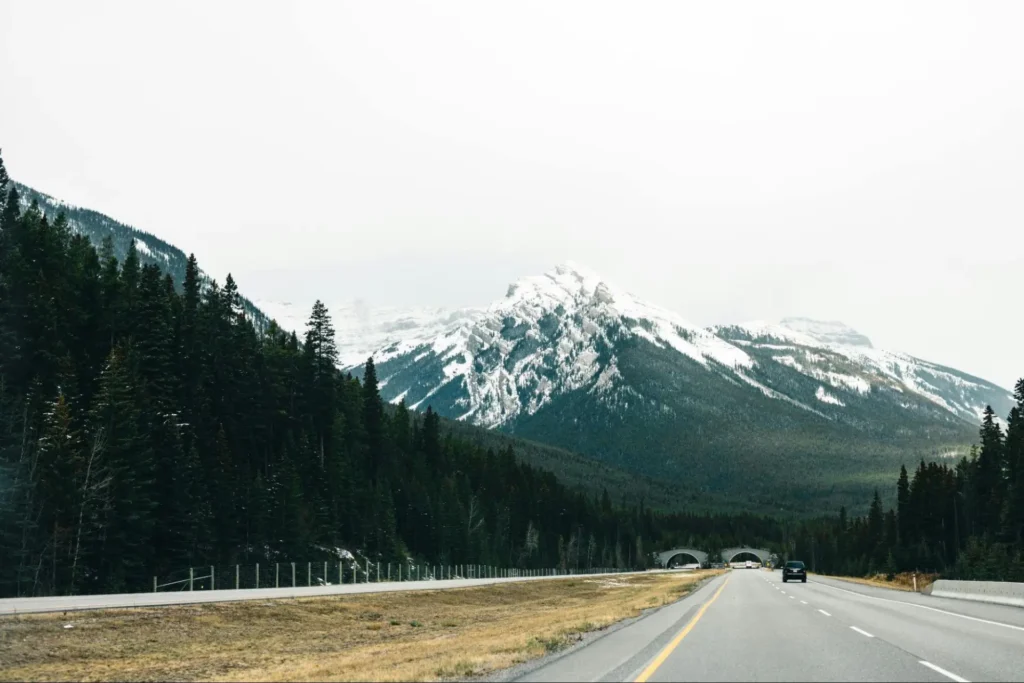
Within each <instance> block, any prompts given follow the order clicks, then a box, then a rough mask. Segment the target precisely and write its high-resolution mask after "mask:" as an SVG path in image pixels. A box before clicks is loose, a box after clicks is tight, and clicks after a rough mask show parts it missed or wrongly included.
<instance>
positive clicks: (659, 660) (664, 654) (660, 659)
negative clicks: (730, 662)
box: [636, 577, 731, 683]
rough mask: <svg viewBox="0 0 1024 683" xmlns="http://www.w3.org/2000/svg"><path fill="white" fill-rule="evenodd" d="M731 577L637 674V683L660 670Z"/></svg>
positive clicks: (644, 682)
mask: <svg viewBox="0 0 1024 683" xmlns="http://www.w3.org/2000/svg"><path fill="white" fill-rule="evenodd" d="M730 578H731V577H726V579H725V581H724V582H723V583H722V585H721V586H720V587H719V589H718V590H717V591H715V594H714V595H712V596H711V599H710V600H708V601H707V602H705V603H704V604H703V605H702V606H701V608H700V610H698V611H697V614H695V615H693V619H690V623H689V624H687V625H686V626H685V627H684V628H683V630H682V631H680V632H679V633H678V634H677V635H676V637H675V638H673V639H672V642H671V643H669V644H668V645H666V646H665V649H664V650H662V651H661V652H660V653H659V654H658V656H657V657H655V658H654V661H653V662H651V663H650V664H649V665H648V666H647V668H646V669H644V670H643V673H641V674H640V675H639V676H637V678H636V683H646V682H647V679H649V678H650V677H651V676H653V675H654V672H655V671H657V670H658V667H660V666H661V665H662V664H664V663H665V660H666V659H668V656H669V655H670V654H672V651H673V650H675V649H676V648H677V647H679V643H681V642H683V638H685V637H686V636H687V634H689V633H690V631H691V630H693V627H694V626H695V625H696V624H697V622H698V621H700V618H701V617H702V616H704V612H706V611H707V609H708V607H711V603H713V602H714V601H715V600H717V599H718V596H719V595H721V594H722V591H723V590H725V585H726V584H727V583H729V579H730Z"/></svg>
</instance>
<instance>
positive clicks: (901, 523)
mask: <svg viewBox="0 0 1024 683" xmlns="http://www.w3.org/2000/svg"><path fill="white" fill-rule="evenodd" d="M896 516H897V520H898V527H899V542H900V543H901V544H902V545H905V546H909V545H912V544H913V542H914V539H913V534H912V531H911V529H912V528H913V520H912V519H911V517H910V478H909V477H908V476H907V467H906V465H900V477H899V480H898V481H897V482H896Z"/></svg>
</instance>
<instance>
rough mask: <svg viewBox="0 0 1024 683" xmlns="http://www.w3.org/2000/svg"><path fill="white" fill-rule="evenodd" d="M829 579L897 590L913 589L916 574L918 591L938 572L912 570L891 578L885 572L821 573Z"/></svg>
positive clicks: (930, 582)
mask: <svg viewBox="0 0 1024 683" xmlns="http://www.w3.org/2000/svg"><path fill="white" fill-rule="evenodd" d="M821 576H825V577H827V578H830V579H839V580H841V581H851V582H853V583H862V584H864V585H865V586H875V587H878V588H891V589H893V590H898V591H909V592H913V591H914V576H917V591H918V592H919V593H920V592H921V591H923V590H924V589H925V587H926V586H930V585H931V584H932V583H934V582H935V580H936V579H938V578H939V575H938V574H916V575H915V574H914V573H913V572H904V573H902V574H894V575H893V576H892V578H888V577H887V576H886V575H885V574H875V575H874V576H831V575H829V574H821Z"/></svg>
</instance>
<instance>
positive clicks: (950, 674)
mask: <svg viewBox="0 0 1024 683" xmlns="http://www.w3.org/2000/svg"><path fill="white" fill-rule="evenodd" d="M921 663H922V664H924V665H925V666H927V667H928V668H929V669H931V670H932V671H935V672H937V673H940V674H942V675H943V676H945V677H946V678H950V679H952V680H954V681H956V682H957V683H970V681H968V680H967V679H966V678H962V677H960V676H957V675H956V674H955V673H953V672H952V671H946V670H945V669H943V668H942V667H941V666H935V665H934V664H932V663H931V662H926V661H924V660H923V659H922V660H921Z"/></svg>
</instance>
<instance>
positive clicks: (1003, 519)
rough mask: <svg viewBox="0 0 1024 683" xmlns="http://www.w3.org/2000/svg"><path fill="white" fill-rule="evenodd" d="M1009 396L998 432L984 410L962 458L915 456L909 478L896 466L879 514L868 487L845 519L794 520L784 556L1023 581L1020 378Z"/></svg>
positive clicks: (851, 569)
mask: <svg viewBox="0 0 1024 683" xmlns="http://www.w3.org/2000/svg"><path fill="white" fill-rule="evenodd" d="M1014 396H1015V398H1016V400H1017V405H1015V406H1014V407H1013V408H1012V409H1011V410H1010V415H1009V419H1008V420H1007V431H1006V435H1005V437H1004V435H1003V433H1002V430H1001V429H1000V427H999V425H998V423H997V422H996V421H995V415H994V413H993V411H992V409H991V408H989V409H988V410H986V411H985V414H984V417H983V419H982V425H981V430H980V437H981V446H980V448H976V449H974V450H973V451H972V454H971V456H970V458H964V459H963V460H961V461H960V462H959V463H957V464H956V465H955V466H953V467H950V466H948V465H945V464H938V463H927V464H926V463H925V462H924V461H922V462H920V464H919V465H918V467H917V469H916V470H915V471H914V474H913V477H909V476H908V474H907V470H906V467H902V468H900V474H899V478H898V479H897V482H896V500H897V508H896V510H889V511H888V512H883V511H882V510H883V508H882V501H881V498H880V496H879V495H878V493H877V492H876V493H875V497H874V499H873V501H872V503H871V506H870V508H869V512H868V515H867V516H866V517H864V518H856V519H854V520H853V521H852V523H848V521H847V518H846V510H845V509H841V510H840V512H839V516H838V517H837V518H835V519H821V520H817V521H812V522H806V523H803V524H802V525H800V527H799V529H798V531H797V532H796V539H795V541H794V546H793V547H792V548H791V549H790V550H791V552H789V553H787V555H788V556H790V557H798V558H801V559H808V558H809V559H810V561H811V562H812V563H813V564H812V566H813V567H816V570H817V571H822V572H829V573H840V574H865V573H873V572H886V573H890V574H892V573H895V572H897V571H934V572H942V573H944V574H945V575H947V576H950V577H952V578H960V579H966V580H977V581H981V580H985V581H1022V580H1024V564H1022V561H1024V542H1022V538H1024V500H1022V498H1021V492H1022V490H1024V482H1022V481H1021V467H1022V465H1024V463H1022V461H1021V445H1022V444H1021V440H1022V438H1024V433H1022V432H1024V425H1022V420H1021V414H1022V411H1024V380H1021V381H1020V382H1018V383H1017V388H1016V391H1015V393H1014Z"/></svg>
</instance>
